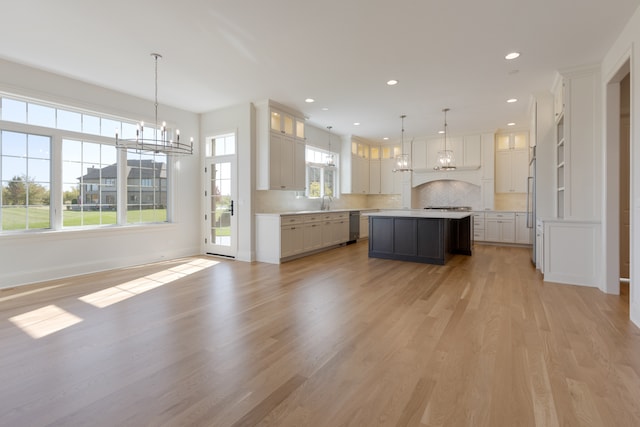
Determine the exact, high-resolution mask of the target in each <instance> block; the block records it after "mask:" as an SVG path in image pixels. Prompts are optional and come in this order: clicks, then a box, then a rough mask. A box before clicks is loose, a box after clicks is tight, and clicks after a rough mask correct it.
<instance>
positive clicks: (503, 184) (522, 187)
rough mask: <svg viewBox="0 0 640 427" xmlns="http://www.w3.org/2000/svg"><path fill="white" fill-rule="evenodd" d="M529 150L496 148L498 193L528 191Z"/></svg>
mask: <svg viewBox="0 0 640 427" xmlns="http://www.w3.org/2000/svg"><path fill="white" fill-rule="evenodd" d="M528 173H529V150H528V148H525V149H504V150H496V180H495V186H496V193H526V192H527V176H528Z"/></svg>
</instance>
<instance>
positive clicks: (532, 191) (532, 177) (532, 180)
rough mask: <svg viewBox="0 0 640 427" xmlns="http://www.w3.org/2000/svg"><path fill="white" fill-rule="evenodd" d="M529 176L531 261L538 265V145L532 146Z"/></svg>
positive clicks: (528, 220)
mask: <svg viewBox="0 0 640 427" xmlns="http://www.w3.org/2000/svg"><path fill="white" fill-rule="evenodd" d="M529 157H530V160H529V177H528V178H527V228H528V229H529V239H530V241H531V262H533V265H536V147H535V145H534V146H533V147H531V154H530V156H529Z"/></svg>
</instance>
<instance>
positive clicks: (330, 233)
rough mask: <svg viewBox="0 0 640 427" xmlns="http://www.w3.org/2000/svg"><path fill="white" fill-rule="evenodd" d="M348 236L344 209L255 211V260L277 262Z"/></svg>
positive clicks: (326, 245)
mask: <svg viewBox="0 0 640 427" xmlns="http://www.w3.org/2000/svg"><path fill="white" fill-rule="evenodd" d="M348 240H349V212H348V211H336V212H321V213H305V214H287V215H281V214H257V215H256V260H257V261H261V262H270V263H275V264H279V263H280V262H282V261H286V260H288V259H292V258H296V257H299V256H302V255H304V254H307V253H312V252H315V251H318V250H322V249H325V248H329V247H333V246H336V245H340V244H343V243H346V242H347V241H348Z"/></svg>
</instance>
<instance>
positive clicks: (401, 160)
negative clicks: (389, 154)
mask: <svg viewBox="0 0 640 427" xmlns="http://www.w3.org/2000/svg"><path fill="white" fill-rule="evenodd" d="M405 117H407V116H406V115H404V114H403V115H401V116H400V118H401V119H402V133H401V137H400V149H401V150H403V151H404V118H405ZM412 171H413V169H411V157H410V156H409V154H406V153H401V154H398V155H397V156H396V167H395V168H394V169H393V172H412Z"/></svg>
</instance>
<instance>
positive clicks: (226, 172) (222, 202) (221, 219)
mask: <svg viewBox="0 0 640 427" xmlns="http://www.w3.org/2000/svg"><path fill="white" fill-rule="evenodd" d="M212 168H213V173H212V174H211V176H212V179H211V218H212V220H213V221H212V222H211V236H210V238H211V243H213V244H216V245H219V246H231V163H230V162H219V163H214V164H213V165H212Z"/></svg>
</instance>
